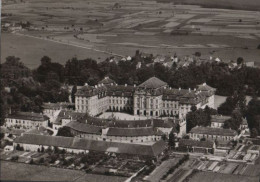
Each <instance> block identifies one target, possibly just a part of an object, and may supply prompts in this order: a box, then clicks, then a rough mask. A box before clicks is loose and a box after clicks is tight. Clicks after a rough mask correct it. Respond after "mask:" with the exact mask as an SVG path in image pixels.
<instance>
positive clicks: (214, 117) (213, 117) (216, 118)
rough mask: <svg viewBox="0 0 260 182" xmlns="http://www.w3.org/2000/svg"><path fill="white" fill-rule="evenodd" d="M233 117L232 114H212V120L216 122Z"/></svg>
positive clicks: (222, 121)
mask: <svg viewBox="0 0 260 182" xmlns="http://www.w3.org/2000/svg"><path fill="white" fill-rule="evenodd" d="M229 119H231V116H223V115H211V120H210V121H211V122H215V123H224V122H225V121H227V120H229Z"/></svg>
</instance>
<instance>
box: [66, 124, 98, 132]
mask: <svg viewBox="0 0 260 182" xmlns="http://www.w3.org/2000/svg"><path fill="white" fill-rule="evenodd" d="M66 126H67V127H69V128H71V129H73V130H76V131H78V132H83V133H89V134H99V135H101V133H102V127H98V126H93V125H88V124H86V123H80V122H77V121H71V122H69V123H68V124H67V125H66Z"/></svg>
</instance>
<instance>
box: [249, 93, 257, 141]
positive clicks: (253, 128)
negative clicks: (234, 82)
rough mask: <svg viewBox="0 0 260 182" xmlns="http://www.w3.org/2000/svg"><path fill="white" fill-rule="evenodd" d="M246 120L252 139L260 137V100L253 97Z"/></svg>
mask: <svg viewBox="0 0 260 182" xmlns="http://www.w3.org/2000/svg"><path fill="white" fill-rule="evenodd" d="M246 118H247V122H248V127H249V129H250V132H251V137H256V136H258V135H260V100H259V99H257V97H253V98H252V100H251V101H250V102H249V103H248V107H247V112H246Z"/></svg>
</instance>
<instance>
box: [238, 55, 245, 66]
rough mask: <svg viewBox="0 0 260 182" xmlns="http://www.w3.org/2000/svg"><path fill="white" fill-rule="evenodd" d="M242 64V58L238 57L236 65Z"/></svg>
mask: <svg viewBox="0 0 260 182" xmlns="http://www.w3.org/2000/svg"><path fill="white" fill-rule="evenodd" d="M242 63H244V58H242V57H238V58H237V64H238V65H240V64H242Z"/></svg>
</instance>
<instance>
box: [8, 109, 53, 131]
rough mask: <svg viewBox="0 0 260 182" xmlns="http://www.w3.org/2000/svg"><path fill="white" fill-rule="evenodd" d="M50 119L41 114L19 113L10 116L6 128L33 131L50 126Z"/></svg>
mask: <svg viewBox="0 0 260 182" xmlns="http://www.w3.org/2000/svg"><path fill="white" fill-rule="evenodd" d="M48 121H49V117H47V116H45V115H43V114H41V113H33V112H17V113H13V114H9V115H8V116H7V117H6V118H5V124H4V126H5V127H10V128H18V129H32V128H37V127H40V126H43V127H47V126H48Z"/></svg>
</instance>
